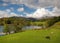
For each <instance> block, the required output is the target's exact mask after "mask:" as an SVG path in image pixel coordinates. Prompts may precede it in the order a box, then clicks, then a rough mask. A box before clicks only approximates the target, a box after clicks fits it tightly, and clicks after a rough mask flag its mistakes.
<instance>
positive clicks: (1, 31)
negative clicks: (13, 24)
mask: <svg viewBox="0 0 60 43" xmlns="http://www.w3.org/2000/svg"><path fill="white" fill-rule="evenodd" d="M3 29H4V27H3V26H0V36H2V35H5V33H3Z"/></svg>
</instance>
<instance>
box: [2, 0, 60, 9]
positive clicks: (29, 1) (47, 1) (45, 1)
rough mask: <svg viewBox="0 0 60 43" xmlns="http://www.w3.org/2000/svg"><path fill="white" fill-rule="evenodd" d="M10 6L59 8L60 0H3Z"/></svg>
mask: <svg viewBox="0 0 60 43" xmlns="http://www.w3.org/2000/svg"><path fill="white" fill-rule="evenodd" d="M3 1H5V2H11V3H12V4H25V5H27V6H29V7H36V8H40V7H46V6H57V7H59V8H60V0H3Z"/></svg>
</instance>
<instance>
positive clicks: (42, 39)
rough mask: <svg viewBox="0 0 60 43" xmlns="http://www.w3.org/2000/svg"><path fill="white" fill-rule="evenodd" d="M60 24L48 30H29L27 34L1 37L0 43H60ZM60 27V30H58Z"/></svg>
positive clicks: (21, 33)
mask: <svg viewBox="0 0 60 43" xmlns="http://www.w3.org/2000/svg"><path fill="white" fill-rule="evenodd" d="M59 26H60V22H58V23H55V24H54V25H53V26H51V27H50V28H48V29H42V30H27V31H25V32H20V33H15V34H10V35H6V36H1V37H0V43H60V29H58V28H59ZM56 27H58V28H56Z"/></svg>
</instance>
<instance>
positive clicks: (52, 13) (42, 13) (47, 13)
mask: <svg viewBox="0 0 60 43" xmlns="http://www.w3.org/2000/svg"><path fill="white" fill-rule="evenodd" d="M46 16H47V17H51V16H60V9H58V8H57V7H54V9H53V11H49V10H47V9H45V8H40V9H37V10H36V11H35V12H34V13H33V14H27V15H26V17H33V18H42V17H46Z"/></svg>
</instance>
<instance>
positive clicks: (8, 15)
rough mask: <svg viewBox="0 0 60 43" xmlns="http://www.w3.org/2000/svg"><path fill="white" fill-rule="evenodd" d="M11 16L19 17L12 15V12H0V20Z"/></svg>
mask: <svg viewBox="0 0 60 43" xmlns="http://www.w3.org/2000/svg"><path fill="white" fill-rule="evenodd" d="M12 16H19V15H17V14H15V13H13V12H11V13H10V14H9V12H6V11H0V18H2V17H12Z"/></svg>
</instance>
